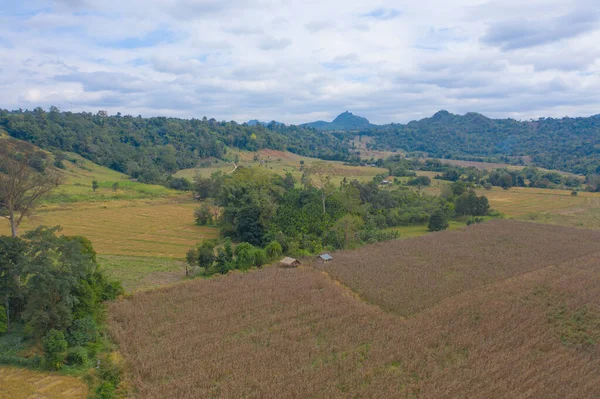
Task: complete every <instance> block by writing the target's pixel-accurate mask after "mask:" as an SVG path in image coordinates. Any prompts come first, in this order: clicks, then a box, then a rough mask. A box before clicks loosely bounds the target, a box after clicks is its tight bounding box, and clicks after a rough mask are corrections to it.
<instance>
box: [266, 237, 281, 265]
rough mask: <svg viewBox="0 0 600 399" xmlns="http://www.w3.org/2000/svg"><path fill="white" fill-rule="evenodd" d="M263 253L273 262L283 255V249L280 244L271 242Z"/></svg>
mask: <svg viewBox="0 0 600 399" xmlns="http://www.w3.org/2000/svg"><path fill="white" fill-rule="evenodd" d="M265 252H266V253H267V256H268V257H269V259H271V260H273V259H276V258H279V257H280V256H281V255H282V254H283V249H282V248H281V244H280V243H278V242H277V241H271V242H270V243H269V245H267V246H266V247H265Z"/></svg>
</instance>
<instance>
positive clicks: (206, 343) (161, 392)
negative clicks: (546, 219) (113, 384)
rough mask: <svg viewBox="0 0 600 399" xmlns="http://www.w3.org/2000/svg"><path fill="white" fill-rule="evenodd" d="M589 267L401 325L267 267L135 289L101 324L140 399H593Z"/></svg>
mask: <svg viewBox="0 0 600 399" xmlns="http://www.w3.org/2000/svg"><path fill="white" fill-rule="evenodd" d="M534 226H535V225H534ZM540 227H545V226H540ZM599 261H600V258H599V256H598V255H589V256H583V257H578V258H577V259H575V260H568V261H566V262H563V263H553V264H550V265H547V266H545V267H540V268H537V269H536V270H533V271H530V272H523V273H521V274H518V275H513V276H512V277H509V278H506V279H501V280H498V281H497V282H495V283H492V284H487V285H484V286H480V287H478V288H476V289H472V290H470V291H465V292H463V293H461V294H458V295H454V296H451V297H447V298H443V299H441V300H440V301H439V302H438V303H436V304H435V305H433V306H430V307H429V308H427V309H425V310H423V311H422V312H421V313H419V314H418V315H417V316H415V317H413V318H409V319H403V318H400V317H397V316H394V315H391V314H388V313H385V312H383V311H381V309H380V308H378V307H376V306H372V305H368V304H366V303H364V302H361V301H360V300H357V299H356V298H355V296H354V295H349V293H348V292H347V291H346V289H345V288H344V287H342V286H341V285H340V284H337V283H336V282H335V281H333V280H331V279H329V278H328V277H327V276H325V275H323V274H321V273H318V272H316V271H315V270H311V269H310V268H305V269H291V270H282V269H278V268H266V269H264V270H259V271H255V272H251V273H247V274H234V275H228V276H225V277H222V278H218V279H213V280H207V281H193V282H189V283H185V284H181V285H178V286H176V287H169V288H163V289H159V290H154V291H148V292H143V293H138V294H134V295H133V296H131V297H130V298H127V299H124V300H121V301H119V302H117V303H114V304H113V305H112V307H111V311H110V319H111V320H110V322H111V329H112V333H113V334H114V337H115V339H116V340H117V342H118V343H119V344H120V345H121V350H122V352H123V354H124V356H125V358H126V359H127V361H128V362H129V365H130V370H131V373H130V378H131V380H132V384H133V386H135V387H136V388H137V390H138V395H137V396H138V397H143V398H158V397H173V398H184V397H219V398H280V397H323V398H330V397H339V398H345V397H364V398H389V397H424V398H456V397H486V398H530V397H561V398H588V397H597V395H599V394H600V374H598V373H597V370H598V369H599V368H600V352H599V347H598V344H597V340H598V339H600V337H598V334H599V333H600V324H599V323H600V312H599V309H600V267H599V266H598V265H599Z"/></svg>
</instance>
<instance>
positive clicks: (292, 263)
mask: <svg viewBox="0 0 600 399" xmlns="http://www.w3.org/2000/svg"><path fill="white" fill-rule="evenodd" d="M279 266H281V267H298V266H300V261H299V260H298V259H294V258H289V257H286V258H283V259H282V260H281V261H280V262H279Z"/></svg>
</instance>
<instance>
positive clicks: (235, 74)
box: [0, 0, 600, 124]
mask: <svg viewBox="0 0 600 399" xmlns="http://www.w3.org/2000/svg"><path fill="white" fill-rule="evenodd" d="M599 43H600V1H598V0H501V1H487V0H420V1H414V0H412V1H408V0H406V1H400V0H396V1H386V0H382V1H377V0H375V1H373V0H369V1H362V0H357V1H347V0H102V1H98V0H94V1H91V0H55V1H44V0H27V1H24V0H0V108H5V109H11V110H12V109H18V108H23V109H32V108H35V107H38V106H41V107H43V108H46V109H47V108H49V107H50V106H51V105H54V106H57V107H58V108H59V109H61V110H64V111H86V112H97V111H98V110H106V111H108V112H109V113H110V114H115V113H117V112H121V113H122V114H123V115H128V114H129V115H134V116H137V115H139V114H141V115H143V116H158V115H161V116H175V117H184V118H192V117H195V118H201V117H203V116H207V117H209V118H215V119H217V120H236V121H238V122H244V121H247V120H250V119H259V120H264V121H270V120H278V121H281V122H285V123H294V124H298V123H303V122H310V121H314V120H320V119H322V120H332V119H333V118H335V116H336V115H337V114H339V113H341V112H343V111H346V110H348V111H351V112H353V113H355V114H357V115H360V116H364V117H366V118H368V119H369V120H370V121H371V122H373V123H380V124H383V123H390V122H399V123H405V122H408V121H410V120H416V119H421V118H424V117H428V116H431V115H433V114H434V113H435V112H436V111H438V110H441V109H444V110H448V111H450V112H453V113H458V114H464V113H466V112H479V113H482V114H484V115H487V116H489V117H493V118H504V117H511V118H515V119H523V120H525V119H531V118H538V117H563V116H588V115H593V114H598V113H600V45H599Z"/></svg>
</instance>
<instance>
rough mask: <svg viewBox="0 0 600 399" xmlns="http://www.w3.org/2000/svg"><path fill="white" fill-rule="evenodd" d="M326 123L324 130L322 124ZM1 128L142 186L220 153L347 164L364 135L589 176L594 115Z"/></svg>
mask: <svg viewBox="0 0 600 399" xmlns="http://www.w3.org/2000/svg"><path fill="white" fill-rule="evenodd" d="M323 124H325V125H326V126H325V125H323ZM0 128H1V129H4V130H6V132H7V133H8V134H9V135H11V136H13V137H15V138H18V139H21V140H25V141H29V142H31V143H34V144H36V145H38V146H40V147H42V148H45V149H49V150H53V151H55V150H60V151H71V152H75V153H78V154H80V155H82V156H84V157H86V158H88V159H90V160H92V161H94V162H96V163H99V164H101V165H104V166H108V167H110V168H112V169H114V170H117V171H120V172H123V173H126V174H128V175H130V176H132V177H134V178H137V179H140V181H143V182H161V181H163V180H164V179H165V178H166V176H168V175H169V174H172V173H174V172H175V171H177V170H179V169H184V168H190V167H194V166H196V165H197V163H198V161H199V160H200V159H202V158H209V157H214V158H222V157H223V156H224V155H225V153H226V151H227V148H228V147H230V148H238V149H243V150H249V151H255V150H259V149H262V148H268V149H275V150H287V151H290V152H293V153H296V154H299V155H302V156H310V157H316V158H321V159H327V160H344V161H351V160H352V159H353V158H355V157H353V156H352V153H351V144H350V140H351V139H353V138H354V137H355V136H356V135H357V134H358V135H361V136H370V137H372V138H373V140H372V141H371V142H370V143H368V147H369V148H371V149H378V150H398V149H400V150H404V151H408V152H410V153H420V154H424V155H427V156H429V157H435V158H442V159H468V160H482V161H494V162H497V161H502V162H508V163H516V164H532V165H535V166H540V167H544V168H548V169H556V170H563V171H567V172H573V173H578V174H584V175H590V174H597V173H600V160H599V159H598V153H599V151H600V118H598V117H597V116H594V117H589V118H562V119H553V118H541V119H538V120H535V121H517V120H514V119H490V118H487V117H485V116H483V115H481V114H477V113H467V114H465V115H455V114H451V113H449V112H447V111H440V112H438V113H436V114H435V115H434V116H432V117H431V118H425V119H422V120H419V121H413V122H410V123H408V124H406V125H403V124H389V125H380V126H377V125H373V124H371V123H369V121H368V120H366V119H364V118H361V117H358V116H355V115H353V114H351V113H349V112H345V113H343V114H341V115H340V116H338V118H336V119H335V120H334V121H333V122H331V123H327V122H322V123H321V122H318V123H312V124H305V125H301V126H293V125H292V126H286V125H284V124H282V123H278V122H271V123H269V124H262V123H253V124H248V123H244V124H238V123H236V122H233V121H232V122H219V121H216V120H215V119H207V118H206V117H204V118H202V119H189V120H187V119H179V118H166V117H153V118H142V117H141V116H137V117H134V116H130V115H126V116H122V115H121V114H117V115H113V116H109V115H108V114H106V112H103V111H100V112H98V113H96V114H92V113H85V112H82V113H71V112H60V111H59V110H58V109H57V108H55V107H51V108H50V110H49V111H45V110H43V109H41V108H36V109H34V110H33V111H22V110H18V111H6V110H0Z"/></svg>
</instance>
